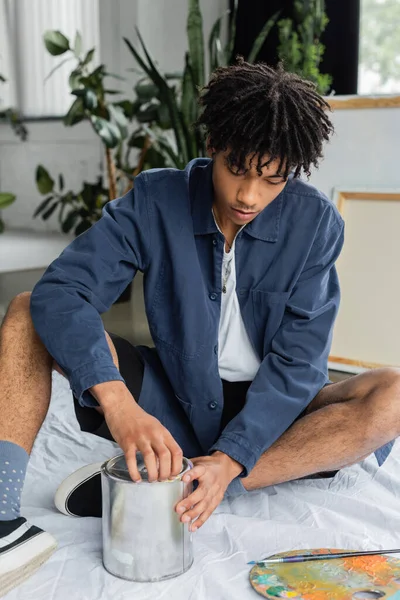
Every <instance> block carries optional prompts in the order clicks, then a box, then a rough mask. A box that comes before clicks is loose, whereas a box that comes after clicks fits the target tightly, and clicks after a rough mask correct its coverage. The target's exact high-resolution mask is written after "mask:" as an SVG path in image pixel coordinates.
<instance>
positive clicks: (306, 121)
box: [196, 57, 333, 179]
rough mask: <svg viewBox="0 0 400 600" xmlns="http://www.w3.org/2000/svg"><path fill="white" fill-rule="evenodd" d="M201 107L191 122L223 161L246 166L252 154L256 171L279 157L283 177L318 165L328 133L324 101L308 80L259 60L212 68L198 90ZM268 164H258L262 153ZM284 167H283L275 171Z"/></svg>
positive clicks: (326, 108)
mask: <svg viewBox="0 0 400 600" xmlns="http://www.w3.org/2000/svg"><path fill="white" fill-rule="evenodd" d="M200 104H201V105H202V106H203V111H202V114H201V116H200V118H199V119H198V121H197V123H196V126H198V127H203V128H204V129H205V130H206V134H207V135H208V137H209V143H210V146H211V147H212V148H213V149H214V150H215V151H216V152H219V151H226V150H229V153H228V155H227V162H228V165H229V166H230V167H231V168H232V167H233V168H234V169H237V170H239V171H245V170H246V166H245V165H246V158H247V157H249V156H250V157H251V158H252V159H254V158H255V157H256V158H257V167H256V168H257V172H258V173H259V174H260V175H261V168H262V167H263V166H268V165H269V164H270V163H271V162H272V161H274V160H277V159H280V163H279V171H278V172H279V173H282V174H284V177H285V179H286V178H287V177H288V174H289V172H290V171H291V170H293V169H295V173H294V177H298V176H299V175H300V173H301V170H302V169H303V170H304V172H305V173H306V175H307V176H310V165H311V164H313V165H314V166H315V167H318V159H319V158H320V157H321V156H322V146H323V141H324V140H328V139H329V136H330V134H331V133H332V132H333V125H332V123H331V121H330V120H329V118H328V116H327V114H326V112H325V111H326V110H331V109H330V106H329V104H328V103H327V102H326V101H325V100H324V99H323V97H322V96H321V95H320V94H319V93H318V92H317V91H316V86H315V84H314V83H312V82H311V81H307V80H305V79H302V78H301V77H299V76H298V75H296V74H294V73H288V72H287V71H285V70H284V67H283V65H282V63H280V64H279V65H278V67H277V68H276V69H273V68H271V67H269V66H268V65H266V64H265V63H257V64H255V65H253V64H250V63H247V62H245V61H244V59H243V58H242V57H238V58H237V62H236V64H235V65H232V66H229V67H220V68H218V69H217V70H216V71H215V72H214V73H213V74H212V76H211V79H210V81H209V83H208V85H206V86H205V87H204V88H203V94H202V96H201V98H200ZM265 155H268V156H269V159H268V162H266V163H262V159H263V157H265ZM283 166H284V171H281V169H283Z"/></svg>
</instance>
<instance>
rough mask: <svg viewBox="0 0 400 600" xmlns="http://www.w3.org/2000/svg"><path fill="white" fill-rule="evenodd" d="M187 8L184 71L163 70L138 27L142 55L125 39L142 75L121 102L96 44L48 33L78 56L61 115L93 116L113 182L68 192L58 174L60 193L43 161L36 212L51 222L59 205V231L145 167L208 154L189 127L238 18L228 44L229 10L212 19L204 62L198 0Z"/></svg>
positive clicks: (47, 38)
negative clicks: (87, 46)
mask: <svg viewBox="0 0 400 600" xmlns="http://www.w3.org/2000/svg"><path fill="white" fill-rule="evenodd" d="M188 8H189V11H188V18H187V36H188V48H189V49H188V52H187V53H186V55H185V69H184V72H183V73H175V74H168V73H167V74H162V73H161V72H160V70H159V69H158V67H157V66H156V63H155V61H154V60H153V59H152V58H151V56H150V54H149V52H148V51H147V48H146V46H145V43H144V41H143V39H142V37H141V35H140V32H139V31H137V34H138V38H139V43H140V47H141V51H142V53H141V54H140V53H139V52H138V51H137V50H136V49H135V48H134V47H133V45H132V44H131V42H130V41H129V40H128V39H125V43H126V45H127V47H128V48H129V50H130V52H131V53H132V55H133V57H134V59H135V69H134V70H137V67H139V68H140V69H141V72H142V74H143V77H141V78H140V79H139V81H138V82H137V83H136V85H135V86H134V92H135V96H134V98H133V99H123V100H120V101H118V102H114V101H113V98H112V97H113V95H114V94H115V93H117V92H118V90H114V89H110V88H109V87H108V85H106V81H107V78H109V77H119V76H116V75H112V74H110V73H109V72H108V70H107V68H106V66H105V65H99V66H97V67H96V68H94V67H93V66H92V64H93V60H94V55H95V49H94V48H92V49H91V50H89V51H88V52H86V53H83V52H82V39H81V36H80V35H79V33H77V34H76V37H75V41H74V43H73V44H71V42H70V40H69V39H68V38H67V37H66V36H64V35H63V34H62V33H61V32H58V31H48V32H46V33H45V34H44V43H45V45H46V48H47V50H48V51H49V52H50V53H51V54H52V55H53V56H60V55H63V54H68V55H69V56H67V58H66V59H65V60H75V62H76V64H75V66H74V68H73V69H72V71H71V73H70V76H69V85H70V88H71V94H72V95H73V96H74V97H75V99H74V101H73V103H72V105H71V107H70V109H69V110H68V112H67V114H66V116H65V117H64V124H65V125H66V126H75V125H77V124H79V123H80V122H82V121H84V120H89V121H90V123H91V125H92V126H93V128H94V130H95V131H96V133H97V134H98V135H99V137H100V139H101V140H102V142H103V144H104V146H105V155H106V165H107V181H108V186H107V185H104V184H103V181H102V179H101V178H99V180H98V182H96V183H87V182H85V183H84V184H83V187H82V189H81V190H80V192H78V193H74V192H72V191H68V192H65V191H64V183H63V179H62V177H61V176H59V178H58V191H55V188H56V186H55V182H54V180H53V178H52V177H51V175H50V174H49V173H48V172H47V171H46V169H45V167H44V166H42V165H40V166H39V167H38V168H37V171H36V184H37V187H38V190H39V192H40V193H41V194H43V195H45V196H46V198H45V199H44V201H43V202H42V203H41V204H40V205H39V206H38V208H37V209H36V211H35V213H34V216H35V217H36V216H38V215H40V216H41V217H42V218H43V219H45V220H46V219H48V218H49V217H50V216H51V215H52V214H53V212H55V211H56V210H57V208H58V219H59V222H60V226H61V229H62V231H64V232H65V233H68V232H69V231H71V230H74V233H75V234H76V235H79V233H82V231H84V230H85V229H88V227H90V225H91V224H92V223H93V222H95V221H96V220H97V219H98V218H99V217H100V215H101V209H102V207H103V206H104V204H105V203H106V202H107V201H108V200H109V199H113V198H115V197H116V196H117V189H118V191H119V193H120V194H122V193H124V192H126V191H127V190H128V189H129V188H130V187H131V186H132V185H133V180H134V177H135V176H136V175H137V174H138V173H139V172H140V171H141V170H143V169H148V168H153V167H166V166H172V167H177V168H182V167H183V166H184V165H185V164H186V163H187V162H188V161H189V160H191V159H192V158H195V157H197V156H204V155H205V144H204V139H203V137H202V136H201V135H200V134H199V133H198V132H195V131H194V130H193V129H192V127H191V125H192V123H193V122H194V121H196V119H197V117H198V111H199V105H198V98H199V94H200V88H201V86H202V85H203V84H204V82H205V81H206V79H207V77H208V75H209V73H210V72H212V71H213V70H214V69H215V68H216V67H218V66H221V65H224V64H228V63H229V62H230V60H231V58H232V48H233V40H234V27H235V19H234V18H233V19H232V20H231V23H232V26H231V29H230V34H229V36H228V42H227V43H226V44H225V46H223V44H222V42H221V38H220V35H221V27H222V22H223V19H224V18H226V16H227V14H228V13H227V14H226V15H223V16H222V17H220V18H219V19H217V21H216V22H215V24H214V26H213V27H212V29H211V33H210V35H209V38H208V40H207V45H208V50H209V61H208V64H207V63H206V59H205V40H204V33H203V21H202V14H201V10H200V6H199V0H189V1H188ZM278 14H279V13H277V14H276V15H274V17H273V18H272V19H270V20H269V21H268V22H267V23H266V24H265V26H264V27H263V29H262V31H261V32H260V34H259V36H258V37H257V39H256V41H255V43H254V46H253V49H252V56H251V57H250V59H251V60H255V59H256V56H257V54H258V52H259V50H260V48H261V46H262V44H263V42H264V40H265V38H266V36H267V35H268V33H269V31H270V30H271V28H272V27H273V25H274V24H275V22H276V20H277V18H278ZM65 60H63V62H62V63H60V64H63V63H64V62H65ZM58 66H60V65H57V66H56V67H55V68H58ZM54 70H55V69H53V71H52V72H54ZM133 121H134V122H135V124H136V127H135V128H134V130H133V131H132V132H131V133H129V134H128V126H129V125H130V123H132V122H133ZM133 149H136V150H138V151H139V154H138V158H137V161H136V163H135V164H134V165H132V164H131V154H132V150H133ZM118 184H120V185H119V186H118Z"/></svg>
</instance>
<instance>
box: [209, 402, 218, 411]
mask: <svg viewBox="0 0 400 600" xmlns="http://www.w3.org/2000/svg"><path fill="white" fill-rule="evenodd" d="M217 406H218V403H217V402H215V400H213V401H212V402H210V403H209V404H208V408H209V409H210V410H215V409H216V408H217Z"/></svg>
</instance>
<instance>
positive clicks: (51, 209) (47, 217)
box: [42, 202, 58, 221]
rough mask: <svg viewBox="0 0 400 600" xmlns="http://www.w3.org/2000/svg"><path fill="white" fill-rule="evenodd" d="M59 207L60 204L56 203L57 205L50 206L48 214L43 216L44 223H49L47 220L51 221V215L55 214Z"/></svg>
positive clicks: (45, 213)
mask: <svg viewBox="0 0 400 600" xmlns="http://www.w3.org/2000/svg"><path fill="white" fill-rule="evenodd" d="M57 206H58V202H56V203H55V204H53V205H52V206H50V208H49V209H48V210H46V212H44V213H43V214H42V219H43V221H47V219H49V218H50V217H51V215H52V214H53V212H54V211H55V210H56V208H57Z"/></svg>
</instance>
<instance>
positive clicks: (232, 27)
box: [225, 0, 238, 65]
mask: <svg viewBox="0 0 400 600" xmlns="http://www.w3.org/2000/svg"><path fill="white" fill-rule="evenodd" d="M237 11H238V0H233V10H232V11H228V12H229V34H228V41H227V43H226V46H225V61H226V64H227V65H229V64H230V63H231V62H232V58H233V56H232V54H233V48H234V46H235V37H236V17H237Z"/></svg>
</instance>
